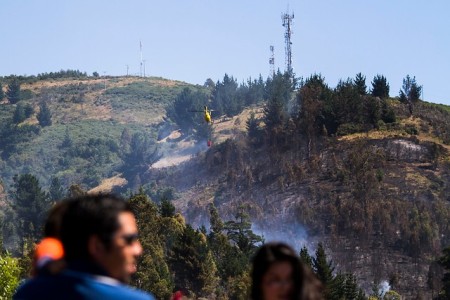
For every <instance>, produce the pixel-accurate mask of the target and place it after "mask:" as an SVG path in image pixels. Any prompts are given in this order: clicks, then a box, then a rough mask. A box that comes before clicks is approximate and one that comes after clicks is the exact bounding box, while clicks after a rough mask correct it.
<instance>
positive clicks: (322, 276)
mask: <svg viewBox="0 0 450 300" xmlns="http://www.w3.org/2000/svg"><path fill="white" fill-rule="evenodd" d="M312 262H313V270H314V273H315V274H316V275H317V278H318V279H319V280H320V281H322V283H323V285H324V286H325V288H326V290H327V291H326V293H327V294H328V293H329V289H330V287H329V286H330V284H331V283H332V281H333V278H334V277H333V271H334V266H333V263H332V261H328V260H327V255H326V254H325V249H324V248H323V245H322V243H319V244H318V246H317V250H316V257H314V258H313V261H312Z"/></svg>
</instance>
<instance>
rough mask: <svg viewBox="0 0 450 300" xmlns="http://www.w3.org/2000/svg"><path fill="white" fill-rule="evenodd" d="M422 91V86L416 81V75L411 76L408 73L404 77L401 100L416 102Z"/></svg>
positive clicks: (400, 94)
mask: <svg viewBox="0 0 450 300" xmlns="http://www.w3.org/2000/svg"><path fill="white" fill-rule="evenodd" d="M421 92H422V86H419V85H418V84H417V82H416V77H415V76H414V77H413V78H411V77H410V76H409V75H406V77H405V78H403V85H402V88H401V90H400V92H399V97H400V101H402V102H416V101H417V100H419V99H420V94H421Z"/></svg>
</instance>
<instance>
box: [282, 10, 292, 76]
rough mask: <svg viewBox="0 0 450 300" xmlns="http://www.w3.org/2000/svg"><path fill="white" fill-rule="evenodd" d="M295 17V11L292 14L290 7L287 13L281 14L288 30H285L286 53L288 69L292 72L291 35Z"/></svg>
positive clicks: (284, 25)
mask: <svg viewBox="0 0 450 300" xmlns="http://www.w3.org/2000/svg"><path fill="white" fill-rule="evenodd" d="M293 19H294V13H292V15H290V14H289V8H288V11H287V12H286V13H285V14H282V15H281V20H282V21H283V27H285V28H286V31H285V32H284V48H285V53H286V71H288V72H290V73H292V50H291V45H292V42H291V35H292V34H293V32H292V29H291V27H292V20H293Z"/></svg>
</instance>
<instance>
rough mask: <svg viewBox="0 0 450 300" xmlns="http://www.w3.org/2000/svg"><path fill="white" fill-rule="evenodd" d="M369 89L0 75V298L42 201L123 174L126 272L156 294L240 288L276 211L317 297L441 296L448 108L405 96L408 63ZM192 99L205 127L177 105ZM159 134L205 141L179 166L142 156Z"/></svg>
mask: <svg viewBox="0 0 450 300" xmlns="http://www.w3.org/2000/svg"><path fill="white" fill-rule="evenodd" d="M370 85H371V86H370V87H369V88H368V87H367V83H366V78H365V76H364V75H362V74H361V73H360V74H357V75H356V76H355V78H348V79H346V80H341V81H340V82H339V83H338V84H337V86H336V87H334V88H332V87H329V86H328V85H327V83H326V81H325V78H323V77H322V76H321V75H320V74H313V75H311V76H310V77H308V78H296V77H295V74H292V73H281V72H277V73H276V74H273V76H271V77H269V78H267V79H266V80H264V79H263V78H261V77H260V78H258V79H248V80H247V81H246V82H242V83H238V82H237V80H236V79H234V78H233V77H232V76H229V75H227V74H226V75H225V76H224V78H223V80H221V81H217V82H216V83H215V82H214V81H212V80H211V79H208V80H206V82H205V84H204V85H203V86H193V85H189V84H187V83H183V82H177V81H169V80H165V79H162V78H133V77H123V78H116V77H100V76H99V75H98V74H93V75H92V76H88V75H87V74H85V73H82V72H79V71H70V70H69V71H60V72H56V73H50V74H39V75H37V76H28V77H23V76H9V77H4V78H0V109H1V115H0V179H1V182H0V221H1V227H2V230H1V232H0V233H1V235H0V244H1V249H2V254H1V258H0V259H1V269H0V276H1V278H2V279H3V278H5V280H2V282H4V283H5V284H4V286H3V289H0V291H2V290H3V291H4V292H3V293H4V294H3V295H4V296H6V295H11V293H12V291H13V287H14V286H17V284H18V282H19V280H20V279H22V278H25V277H26V276H28V272H29V267H30V254H31V253H32V249H33V246H34V243H36V242H37V241H38V240H39V239H40V237H41V234H42V228H41V227H42V222H43V220H44V219H45V216H46V213H47V211H48V209H49V208H50V207H51V206H52V205H53V204H54V203H55V202H57V201H61V199H63V198H64V197H67V196H74V195H79V194H83V193H86V192H88V191H89V190H92V189H94V188H95V187H97V186H99V184H101V182H102V180H103V179H105V178H111V177H114V176H120V177H121V178H123V179H124V182H125V184H121V185H117V186H114V187H113V189H112V190H113V192H115V193H119V194H122V195H123V196H124V197H126V198H127V199H129V201H130V202H131V203H132V205H133V207H135V209H136V214H137V218H138V225H139V229H140V232H141V243H142V244H143V247H144V255H143V256H142V257H141V259H140V262H139V267H138V270H139V271H138V273H137V274H136V275H135V278H134V280H133V284H134V285H136V286H139V287H140V288H143V289H146V290H149V291H152V292H153V293H155V295H156V296H157V298H161V299H167V298H168V297H169V296H170V294H171V293H172V292H173V291H174V290H179V289H181V290H184V291H185V292H186V293H187V294H189V295H190V296H191V297H192V298H198V297H206V298H208V299H211V298H216V299H246V297H247V293H248V288H249V285H250V282H249V280H250V279H249V261H250V258H251V257H252V254H253V253H254V251H255V249H257V247H258V246H260V245H261V244H262V243H264V241H265V238H264V236H263V235H260V234H258V233H255V231H254V230H253V229H254V228H255V227H254V226H253V225H255V224H258V226H260V227H264V226H267V227H269V226H271V225H273V224H272V223H271V224H266V225H264V223H267V222H265V220H267V216H273V217H277V216H278V218H279V219H277V220H280V218H281V219H282V218H284V219H292V220H295V222H297V223H298V224H301V225H302V226H303V227H305V228H307V231H308V235H309V236H310V237H311V238H312V240H314V241H315V242H314V243H313V245H300V248H301V249H300V248H299V255H300V256H301V257H302V260H303V261H304V262H305V263H307V264H309V265H310V266H311V268H312V269H313V271H314V272H315V273H316V275H317V276H318V277H319V278H320V279H321V281H322V282H323V283H324V284H325V286H326V295H327V299H367V298H368V297H371V298H373V299H382V298H385V299H399V297H400V296H399V295H403V296H407V297H415V298H419V299H420V298H423V299H429V298H431V297H433V298H436V299H441V298H442V299H446V297H448V295H450V290H449V288H448V285H449V281H448V278H449V277H448V276H449V275H448V274H446V273H445V272H446V271H448V270H449V269H450V266H449V265H448V260H449V259H450V258H449V255H448V254H449V250H448V248H445V247H448V246H449V245H450V240H449V236H450V235H449V233H450V232H449V226H450V218H449V217H450V208H449V202H448V201H449V200H450V198H449V195H450V184H449V183H450V156H449V153H448V149H449V145H450V110H449V108H448V107H446V106H442V105H435V104H432V103H427V102H424V101H423V100H421V99H420V95H421V89H422V87H421V86H420V85H419V84H418V83H417V82H416V80H415V78H414V77H410V76H409V75H407V76H406V77H405V78H404V80H403V85H402V89H401V90H400V91H399V93H398V97H394V98H391V97H389V95H390V91H389V83H388V81H387V79H386V78H385V77H384V76H382V75H377V76H375V77H374V78H373V80H372V81H371V83H370ZM205 105H207V106H208V107H210V108H212V109H213V112H212V114H213V118H214V119H217V124H214V125H212V126H208V125H205V123H204V121H203V119H202V115H201V114H196V113H192V112H191V111H193V110H198V109H199V108H201V107H203V106H205ZM248 108H254V109H255V110H254V111H253V113H251V114H250V116H249V117H248V118H247V119H246V120H245V124H241V125H242V126H241V127H244V130H243V131H239V132H236V134H234V136H233V138H229V139H226V140H225V141H220V140H219V137H220V133H219V132H216V131H215V130H216V129H217V128H218V127H217V125H219V122H220V121H221V120H227V119H232V118H236V117H237V116H239V115H240V114H241V113H242V112H243V111H244V110H246V109H248ZM258 108H260V109H259V110H258ZM238 123H239V122H237V121H236V122H235V124H238ZM238 125H239V124H238ZM174 130H180V132H181V133H182V138H184V139H186V140H189V141H193V142H194V143H195V142H196V141H198V142H201V141H204V140H212V141H213V146H212V147H210V148H207V149H205V150H204V151H200V152H199V153H197V154H196V155H195V157H194V158H193V159H191V160H189V161H188V162H186V163H184V164H182V165H180V166H177V167H172V168H167V169H162V170H161V169H157V170H156V169H153V168H151V167H150V166H152V165H153V164H154V163H155V162H157V161H158V160H160V159H161V158H162V157H164V155H165V154H166V151H167V147H169V148H170V147H172V148H173V147H176V144H175V143H174V144H171V145H169V146H167V145H164V144H162V143H160V140H161V139H163V138H164V137H167V135H168V134H169V133H170V132H173V131H174ZM165 147H166V148H165ZM192 170H197V171H196V172H195V173H196V174H193V171H192ZM196 191H199V192H198V193H196ZM189 194H191V195H192V194H193V195H194V196H191V197H190V198H189V196H188V195H189ZM263 195H264V196H263ZM292 195H296V197H297V198H296V199H295V201H293V203H294V204H293V205H292V204H287V200H288V198H289V197H291V198H292V197H293V196H292ZM302 195H304V197H303V196H302ZM203 198H208V199H210V200H208V201H206V202H204V203H200V202H201V201H200V200H201V199H203ZM291 198H289V199H291ZM244 199H245V200H244ZM189 201H191V202H189ZM186 202H189V203H191V204H192V203H198V204H195V205H189V208H187V209H183V205H186ZM282 211H287V213H283V212H282ZM199 216H200V217H199ZM280 216H281V217H280ZM17 220H19V222H17ZM144 220H145V221H144ZM148 220H151V222H148ZM279 225H280V226H281V225H282V224H279ZM285 231H286V230H285ZM351 248H354V249H356V248H357V249H362V251H363V252H366V253H371V254H373V253H374V252H376V253H385V254H387V255H394V254H395V255H396V257H401V258H402V259H404V260H405V261H411V262H412V264H413V265H414V266H415V268H416V274H418V275H417V276H422V277H423V276H425V277H427V278H426V279H425V280H424V281H425V283H424V284H421V285H420V284H419V286H420V289H417V290H413V291H411V287H410V288H409V289H408V285H409V284H411V282H414V281H411V280H410V279H408V278H405V277H406V276H407V275H406V273H408V272H409V271H406V267H405V270H398V269H395V267H393V269H389V272H387V274H388V276H387V277H388V278H386V277H384V276H383V275H385V274H386V272H384V271H386V270H384V271H381V270H376V269H375V268H373V263H372V264H369V263H367V262H364V261H363V262H361V263H362V264H363V266H362V267H361V266H358V262H357V260H356V259H355V264H354V265H353V267H352V266H351V265H348V264H346V263H345V261H344V260H342V256H345V255H346V254H345V251H343V250H342V249H347V255H348V251H352V250H349V249H351ZM326 252H327V254H328V255H332V257H333V260H332V259H330V258H329V257H327V254H326ZM342 252H343V253H344V254H340V253H342ZM371 259H376V256H375V255H371ZM336 260H338V261H339V265H336V264H335V263H333V261H336ZM364 264H366V265H365V266H364ZM382 265H383V264H382ZM383 266H386V264H384V265H383ZM386 268H388V267H387V266H386ZM424 268H425V269H426V274H425V275H424V271H423V270H424ZM368 274H369V275H368ZM377 274H378V275H377ZM384 279H386V280H387V281H388V283H389V285H390V287H392V290H390V291H389V292H386V291H385V290H384V291H383V290H382V289H380V284H381V283H382V280H384Z"/></svg>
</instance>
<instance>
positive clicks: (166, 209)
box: [159, 198, 175, 217]
mask: <svg viewBox="0 0 450 300" xmlns="http://www.w3.org/2000/svg"><path fill="white" fill-rule="evenodd" d="M159 211H160V214H161V216H162V217H173V216H175V206H174V205H173V204H172V202H171V201H170V200H169V199H167V198H163V199H162V200H161V204H160V206H159Z"/></svg>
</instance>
